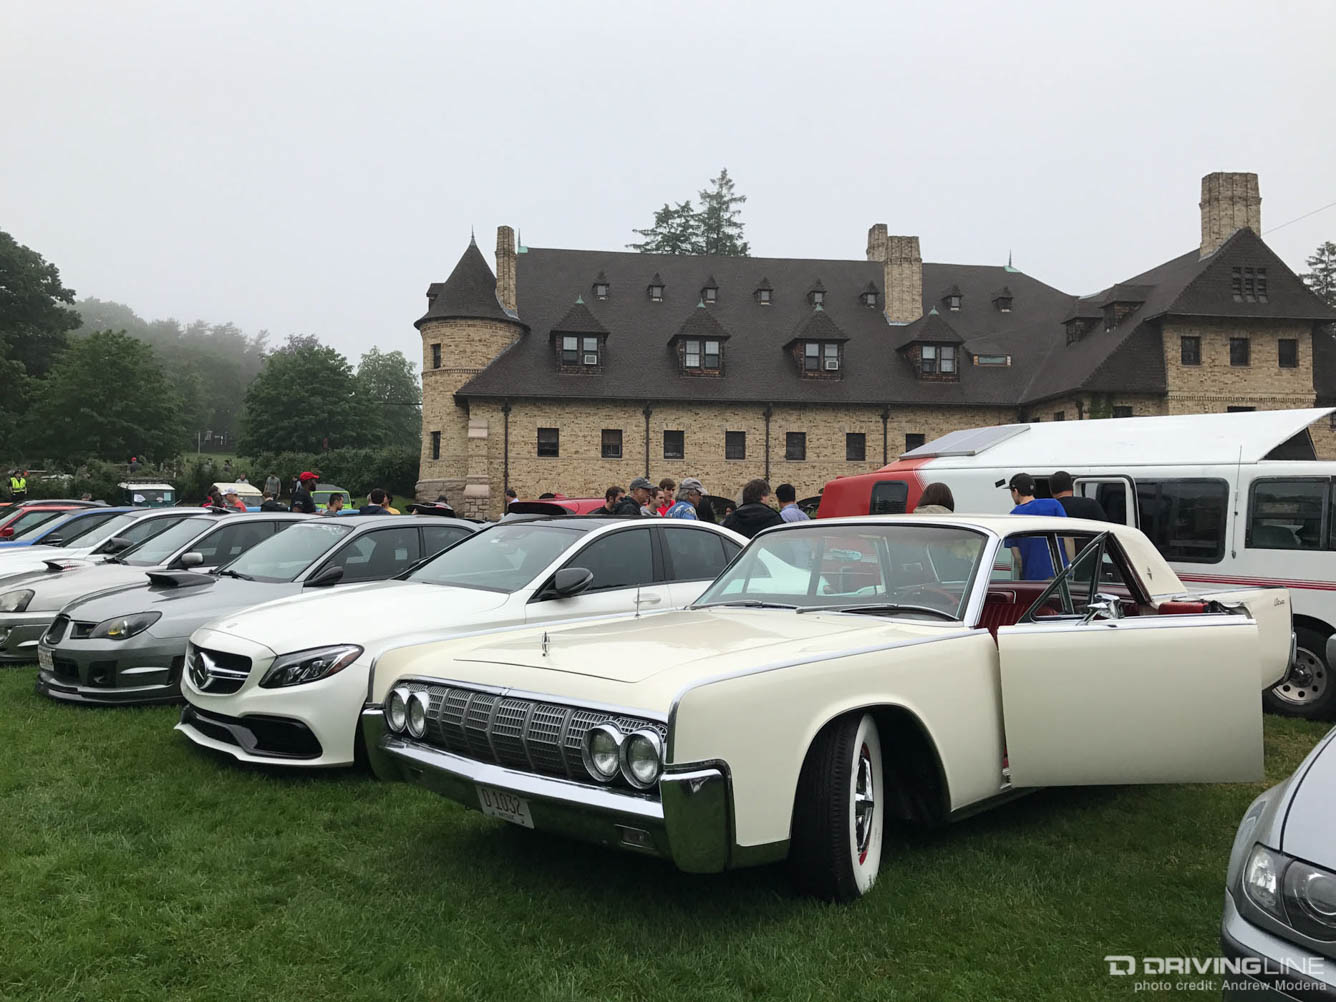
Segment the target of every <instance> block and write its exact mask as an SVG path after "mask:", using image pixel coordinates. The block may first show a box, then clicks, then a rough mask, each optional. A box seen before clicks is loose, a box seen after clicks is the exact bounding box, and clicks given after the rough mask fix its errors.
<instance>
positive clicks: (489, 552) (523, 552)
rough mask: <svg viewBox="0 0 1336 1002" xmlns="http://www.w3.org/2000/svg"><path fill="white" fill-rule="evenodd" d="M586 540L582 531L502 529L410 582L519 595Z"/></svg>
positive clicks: (466, 542) (528, 525)
mask: <svg viewBox="0 0 1336 1002" xmlns="http://www.w3.org/2000/svg"><path fill="white" fill-rule="evenodd" d="M584 536H585V533H584V532H582V531H581V530H579V529H572V528H567V527H564V526H559V525H544V524H535V523H533V522H511V523H509V524H505V525H496V526H493V527H492V528H490V529H485V530H484V531H482V532H478V533H475V534H473V535H472V536H469V537H468V538H467V539H463V540H461V541H460V542H458V543H456V544H455V545H454V546H452V547H450V549H448V550H446V551H445V552H443V553H442V554H440V556H438V557H436V558H434V559H433V560H432V561H431V562H430V563H426V564H423V565H422V566H421V567H419V568H418V569H417V570H415V571H413V573H411V574H410V575H408V580H410V581H420V582H423V583H424V584H440V585H454V586H456V587H458V588H481V589H483V590H484V591H502V592H507V593H509V592H513V591H518V590H519V589H521V588H523V587H524V586H525V585H527V584H529V582H531V581H533V579H534V578H536V577H537V576H538V575H539V574H541V573H542V572H543V571H544V570H545V569H546V568H547V567H548V565H549V564H551V563H552V561H554V560H556V559H557V557H559V556H560V555H561V554H562V553H563V552H565V551H566V550H567V549H568V548H569V547H571V546H572V545H573V544H575V543H577V542H579V540H581V539H583V538H584Z"/></svg>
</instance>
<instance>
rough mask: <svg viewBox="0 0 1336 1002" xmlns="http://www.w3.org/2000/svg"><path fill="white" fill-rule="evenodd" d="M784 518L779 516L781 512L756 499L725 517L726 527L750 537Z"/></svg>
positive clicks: (777, 523) (779, 522)
mask: <svg viewBox="0 0 1336 1002" xmlns="http://www.w3.org/2000/svg"><path fill="white" fill-rule="evenodd" d="M783 521H784V520H783V519H782V518H780V517H779V512H777V511H775V509H773V508H771V507H770V506H769V505H766V504H761V503H760V502H759V501H754V502H752V503H751V504H744V505H742V507H740V508H738V509H737V510H736V511H735V512H733V514H731V515H729V516H728V517H727V518H726V519H724V528H725V529H732V530H733V531H734V532H740V533H742V534H743V535H744V536H746V537H747V538H748V539H750V538H751V537H752V536H755V535H756V534H757V533H758V532H760V531H761V530H762V529H766V528H769V527H770V526H772V525H779V524H781V523H782V522H783Z"/></svg>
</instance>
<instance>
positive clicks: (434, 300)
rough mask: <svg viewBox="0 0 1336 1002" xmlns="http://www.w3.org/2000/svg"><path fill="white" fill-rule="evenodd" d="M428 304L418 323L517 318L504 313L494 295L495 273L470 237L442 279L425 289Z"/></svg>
mask: <svg viewBox="0 0 1336 1002" xmlns="http://www.w3.org/2000/svg"><path fill="white" fill-rule="evenodd" d="M427 300H428V303H429V304H430V305H429V306H428V307H427V312H426V314H425V315H424V316H423V317H422V318H421V319H420V320H418V322H417V325H418V326H421V324H422V323H423V322H424V321H426V320H448V319H456V318H474V319H481V320H511V321H514V320H518V319H519V318H518V317H516V316H514V315H513V314H510V313H507V312H506V311H505V310H504V309H503V308H502V306H501V303H500V301H499V300H498V299H497V298H496V276H495V275H494V274H492V269H491V268H490V267H488V265H487V259H486V258H484V257H483V256H482V251H480V250H478V244H477V243H476V242H475V241H472V240H470V241H469V245H468V248H467V249H466V250H465V251H464V253H463V255H462V256H461V257H460V259H459V263H458V264H456V265H455V270H454V271H452V272H450V277H449V278H447V279H446V280H445V281H444V282H433V283H432V285H431V288H429V289H428V290H427Z"/></svg>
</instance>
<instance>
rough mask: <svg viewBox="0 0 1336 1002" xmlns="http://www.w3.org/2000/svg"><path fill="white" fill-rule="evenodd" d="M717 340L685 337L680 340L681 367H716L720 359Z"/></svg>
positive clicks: (719, 343)
mask: <svg viewBox="0 0 1336 1002" xmlns="http://www.w3.org/2000/svg"><path fill="white" fill-rule="evenodd" d="M720 345H721V342H719V341H710V340H697V339H696V338H686V339H684V340H683V341H682V368H684V369H718V368H719V359H720Z"/></svg>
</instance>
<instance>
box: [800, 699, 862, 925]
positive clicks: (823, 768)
mask: <svg viewBox="0 0 1336 1002" xmlns="http://www.w3.org/2000/svg"><path fill="white" fill-rule="evenodd" d="M885 774H886V771H885V769H884V768H883V765H882V758H881V740H880V736H879V735H878V733H877V725H876V721H874V720H873V718H872V715H871V714H870V713H851V714H848V715H846V716H843V717H840V718H839V719H838V720H834V721H832V722H831V723H829V724H827V725H826V727H825V728H823V729H822V731H821V733H820V734H818V735H817V737H816V740H815V741H813V742H812V747H811V748H809V749H808V751H807V758H806V759H805V760H804V762H803V768H802V772H801V773H800V775H799V777H798V790H797V795H796V797H795V798H794V803H793V823H792V826H791V831H790V840H789V871H790V873H791V875H792V878H793V883H794V886H796V887H797V888H798V890H799V891H801V892H802V893H804V894H810V895H812V896H813V897H817V898H822V899H824V900H826V901H840V902H847V901H854V900H857V899H858V898H860V897H862V896H863V895H864V894H866V893H867V892H868V891H869V890H870V889H871V888H872V884H873V882H874V881H875V880H876V879H877V873H878V872H879V870H880V867H881V856H882V849H883V847H884V845H885V799H886V791H885V789H884V786H883V783H884V778H883V777H884V776H885ZM860 791H861V792H862V794H863V796H862V799H859V794H860ZM869 796H870V802H871V806H870V807H869V806H867V805H868V803H869V800H868V798H869ZM856 800H857V801H858V802H859V803H861V804H862V805H864V806H863V809H862V812H861V823H860V811H859V810H858V809H856V808H855V802H856Z"/></svg>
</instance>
